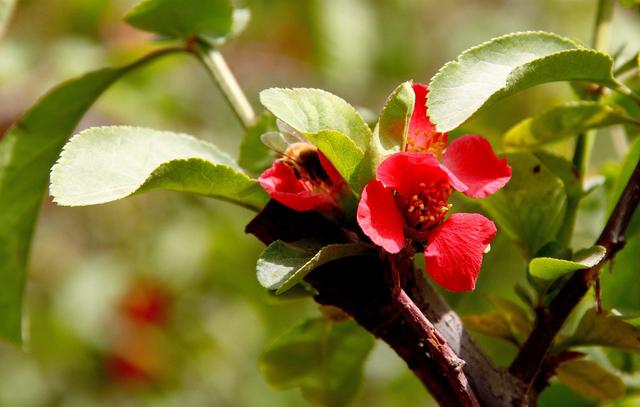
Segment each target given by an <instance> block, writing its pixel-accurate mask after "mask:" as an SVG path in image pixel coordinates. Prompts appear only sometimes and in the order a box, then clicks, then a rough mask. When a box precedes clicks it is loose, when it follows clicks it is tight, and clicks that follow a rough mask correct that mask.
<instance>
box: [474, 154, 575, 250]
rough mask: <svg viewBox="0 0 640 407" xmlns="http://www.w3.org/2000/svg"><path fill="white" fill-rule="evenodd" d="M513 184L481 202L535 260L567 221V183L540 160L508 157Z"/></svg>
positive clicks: (511, 155) (513, 155) (528, 157)
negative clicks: (539, 251)
mask: <svg viewBox="0 0 640 407" xmlns="http://www.w3.org/2000/svg"><path fill="white" fill-rule="evenodd" d="M506 157H507V160H508V162H509V164H510V165H511V167H512V170H513V172H512V177H511V181H509V183H508V184H507V185H506V186H505V187H504V188H502V189H501V190H500V191H498V192H497V193H495V194H493V195H492V196H490V197H488V198H486V199H481V200H479V201H478V204H480V205H481V206H482V207H483V208H484V209H485V210H486V211H487V212H488V213H489V215H491V218H492V219H493V220H495V221H496V222H497V223H498V225H499V226H500V228H501V231H502V232H504V233H505V234H506V235H508V236H509V237H510V238H511V239H513V240H515V241H516V242H518V244H519V246H520V247H521V248H522V249H523V250H524V252H525V255H526V256H527V257H532V255H533V254H534V253H536V252H537V251H538V250H539V249H540V248H542V247H543V246H544V245H545V244H547V243H548V242H550V241H554V240H556V235H557V233H558V231H559V229H560V226H561V225H562V222H563V220H564V215H565V211H566V204H567V193H566V192H565V185H564V182H562V180H561V179H560V178H558V177H557V176H556V175H555V174H554V173H553V172H552V171H551V170H549V168H547V166H546V165H545V164H544V163H543V162H542V161H540V160H539V159H538V158H537V157H535V156H534V155H532V154H527V153H512V154H507V156H506Z"/></svg>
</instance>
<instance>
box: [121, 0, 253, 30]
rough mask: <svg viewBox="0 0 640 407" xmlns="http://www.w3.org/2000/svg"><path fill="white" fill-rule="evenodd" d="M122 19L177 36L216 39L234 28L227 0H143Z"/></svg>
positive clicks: (141, 26) (135, 24) (137, 25)
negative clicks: (197, 36)
mask: <svg viewBox="0 0 640 407" xmlns="http://www.w3.org/2000/svg"><path fill="white" fill-rule="evenodd" d="M239 18H240V16H239ZM124 19H125V21H126V22H127V23H129V24H131V25H132V26H134V27H136V28H139V29H141V30H144V31H150V32H153V33H156V34H161V35H164V36H168V37H177V38H188V37H190V36H192V35H199V36H203V37H213V38H219V37H224V36H226V35H227V34H229V33H230V32H232V29H233V27H234V18H233V7H232V5H231V1H230V0H179V1H178V0H142V1H141V2H140V3H138V4H137V5H136V6H135V7H133V8H132V9H131V10H129V12H128V13H127V14H126V16H125V17H124ZM237 24H238V23H236V26H237Z"/></svg>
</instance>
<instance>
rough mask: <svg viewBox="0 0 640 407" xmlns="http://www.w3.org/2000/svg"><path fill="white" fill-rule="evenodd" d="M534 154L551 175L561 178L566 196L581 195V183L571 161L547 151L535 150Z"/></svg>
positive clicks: (576, 196)
mask: <svg viewBox="0 0 640 407" xmlns="http://www.w3.org/2000/svg"><path fill="white" fill-rule="evenodd" d="M534 155H535V156H536V158H537V159H538V160H540V161H541V162H542V164H544V166H545V167H547V169H549V171H551V172H552V173H553V175H555V176H556V177H558V178H560V179H561V180H562V182H563V183H564V190H565V191H566V193H567V197H568V198H580V197H581V196H582V194H583V191H582V183H581V182H580V178H578V172H577V171H576V168H575V166H574V165H573V163H572V162H571V161H569V160H567V159H566V158H564V157H560V156H558V155H555V154H552V153H550V152H548V151H536V152H535V153H534Z"/></svg>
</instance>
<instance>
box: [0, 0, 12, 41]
mask: <svg viewBox="0 0 640 407" xmlns="http://www.w3.org/2000/svg"><path fill="white" fill-rule="evenodd" d="M15 5H16V0H0V37H2V35H3V34H4V32H5V30H6V29H7V26H8V25H9V20H10V19H11V14H12V13H13V8H14V7H15Z"/></svg>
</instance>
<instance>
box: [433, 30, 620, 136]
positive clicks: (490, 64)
mask: <svg viewBox="0 0 640 407" xmlns="http://www.w3.org/2000/svg"><path fill="white" fill-rule="evenodd" d="M612 65H613V60H612V59H611V57H610V56H608V55H606V54H603V53H601V52H597V51H594V50H590V49H586V48H582V47H581V46H580V45H579V44H578V43H576V42H574V41H572V40H570V39H567V38H563V37H560V36H558V35H555V34H550V33H545V32H522V33H515V34H509V35H505V36H502V37H498V38H494V39H492V40H490V41H488V42H485V43H484V44H481V45H478V46H476V47H473V48H471V49H468V50H467V51H465V52H463V53H462V54H460V56H458V58H457V59H456V60H455V61H451V62H449V63H447V64H446V65H445V66H443V67H442V69H440V71H439V72H438V73H437V74H436V75H435V76H434V77H433V79H432V80H431V83H430V84H429V100H428V102H427V106H428V109H429V117H430V118H431V121H432V122H433V123H434V124H435V125H436V128H437V130H438V131H440V132H447V131H451V130H453V129H455V128H456V127H458V126H459V125H461V124H462V123H464V122H465V121H466V120H467V119H469V118H470V117H471V116H473V114H474V113H475V112H477V111H478V110H479V109H480V108H482V107H484V106H487V105H489V104H491V103H492V102H495V101H497V100H499V99H502V98H504V97H506V96H509V95H512V94H514V93H516V92H519V91H521V90H524V89H526V88H529V87H532V86H535V85H539V84H542V83H547V82H557V81H572V80H587V81H591V82H597V83H600V84H603V85H613V84H614V79H613V77H612V74H611V67H612Z"/></svg>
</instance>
